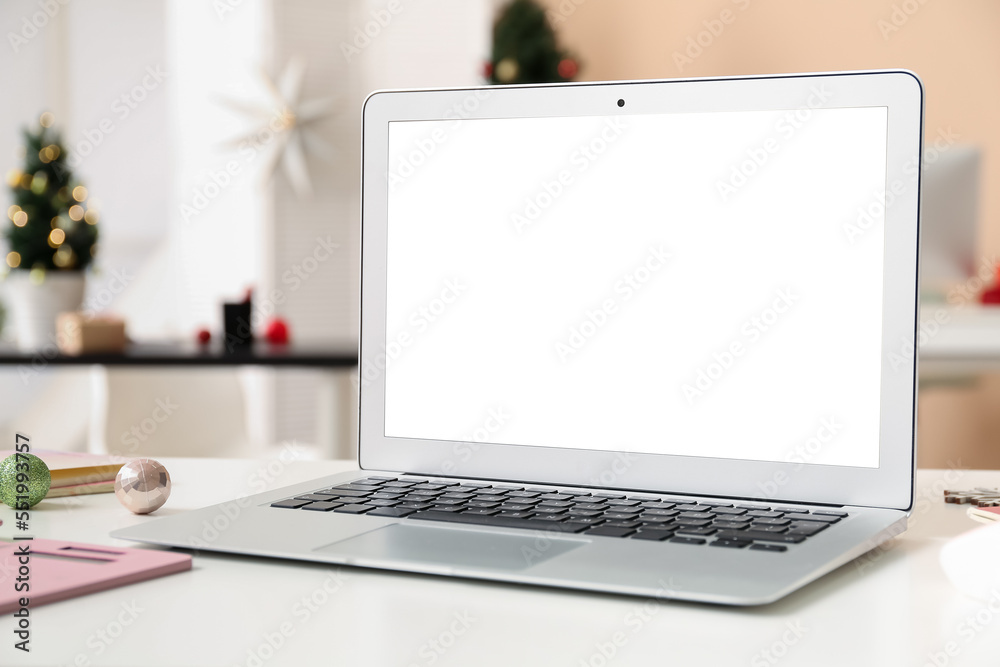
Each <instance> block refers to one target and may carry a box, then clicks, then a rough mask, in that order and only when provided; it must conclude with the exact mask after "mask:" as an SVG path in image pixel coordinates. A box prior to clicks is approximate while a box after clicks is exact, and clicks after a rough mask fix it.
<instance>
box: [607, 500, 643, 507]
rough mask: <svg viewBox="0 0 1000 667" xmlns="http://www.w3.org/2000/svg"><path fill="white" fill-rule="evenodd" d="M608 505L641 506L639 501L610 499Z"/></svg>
mask: <svg viewBox="0 0 1000 667" xmlns="http://www.w3.org/2000/svg"><path fill="white" fill-rule="evenodd" d="M607 503H608V506H609V507H635V506H636V505H638V504H639V501H638V500H629V499H627V498H610V499H608V501H607Z"/></svg>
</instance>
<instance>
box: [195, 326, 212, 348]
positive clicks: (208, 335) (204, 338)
mask: <svg viewBox="0 0 1000 667" xmlns="http://www.w3.org/2000/svg"><path fill="white" fill-rule="evenodd" d="M210 340H212V332H211V331H209V330H208V329H198V342H199V343H201V344H202V345H206V344H207V343H208V342H209V341H210Z"/></svg>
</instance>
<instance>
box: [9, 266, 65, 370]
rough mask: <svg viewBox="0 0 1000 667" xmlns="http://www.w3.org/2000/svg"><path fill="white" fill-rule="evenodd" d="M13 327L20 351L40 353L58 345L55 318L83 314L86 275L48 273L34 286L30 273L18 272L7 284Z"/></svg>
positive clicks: (11, 273) (10, 277)
mask: <svg viewBox="0 0 1000 667" xmlns="http://www.w3.org/2000/svg"><path fill="white" fill-rule="evenodd" d="M4 283H5V287H6V294H7V299H6V300H7V306H8V311H9V313H8V314H9V319H10V323H11V324H12V325H13V326H14V333H15V340H16V341H17V346H18V347H19V348H20V349H21V350H25V351H31V350H40V349H42V348H44V347H45V346H47V345H54V344H55V342H56V316H57V315H59V313H65V312H71V311H76V310H80V306H81V305H82V304H83V289H84V273H83V271H46V272H45V280H43V281H42V282H41V283H37V284H36V283H34V282H32V280H31V278H30V276H29V272H28V271H22V270H18V269H15V270H13V271H11V272H10V273H9V274H8V275H7V279H6V280H5V281H4Z"/></svg>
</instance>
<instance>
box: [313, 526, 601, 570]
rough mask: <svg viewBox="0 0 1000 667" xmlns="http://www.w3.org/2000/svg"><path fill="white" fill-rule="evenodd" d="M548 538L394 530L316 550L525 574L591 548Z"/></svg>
mask: <svg viewBox="0 0 1000 667" xmlns="http://www.w3.org/2000/svg"><path fill="white" fill-rule="evenodd" d="M587 543H588V541H587V540H580V539H572V538H570V539H567V538H562V537H550V536H549V535H543V534H539V535H537V536H536V535H523V536H522V535H511V534H508V533H496V532H487V531H482V530H475V529H468V528H462V529H455V528H438V527H436V526H411V525H404V524H398V523H397V524H393V525H391V526H386V527H384V528H379V529H378V530H373V531H371V532H368V533H365V534H363V535H359V536H357V537H352V538H349V539H346V540H342V541H340V542H335V543H333V544H328V545H326V546H323V547H319V548H317V549H315V551H325V552H329V553H333V554H337V555H341V556H347V557H348V558H351V559H355V558H356V559H357V560H358V561H359V564H361V565H363V564H364V561H366V560H373V561H383V562H384V561H409V562H418V563H424V564H433V565H439V566H441V567H444V568H463V569H469V568H474V569H491V570H523V569H525V568H528V567H530V566H532V565H537V564H539V563H541V562H543V561H546V560H548V559H550V558H553V557H555V556H559V555H561V554H564V553H566V552H568V551H570V550H572V549H575V548H577V547H579V546H582V545H584V544H587Z"/></svg>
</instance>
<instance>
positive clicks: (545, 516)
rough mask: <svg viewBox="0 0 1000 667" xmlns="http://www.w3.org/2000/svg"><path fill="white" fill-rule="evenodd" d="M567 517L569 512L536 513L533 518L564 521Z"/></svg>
mask: <svg viewBox="0 0 1000 667" xmlns="http://www.w3.org/2000/svg"><path fill="white" fill-rule="evenodd" d="M567 517H568V515H567V514H536V515H535V516H534V517H533V519H534V520H535V521H563V520H565V519H566V518H567Z"/></svg>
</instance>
